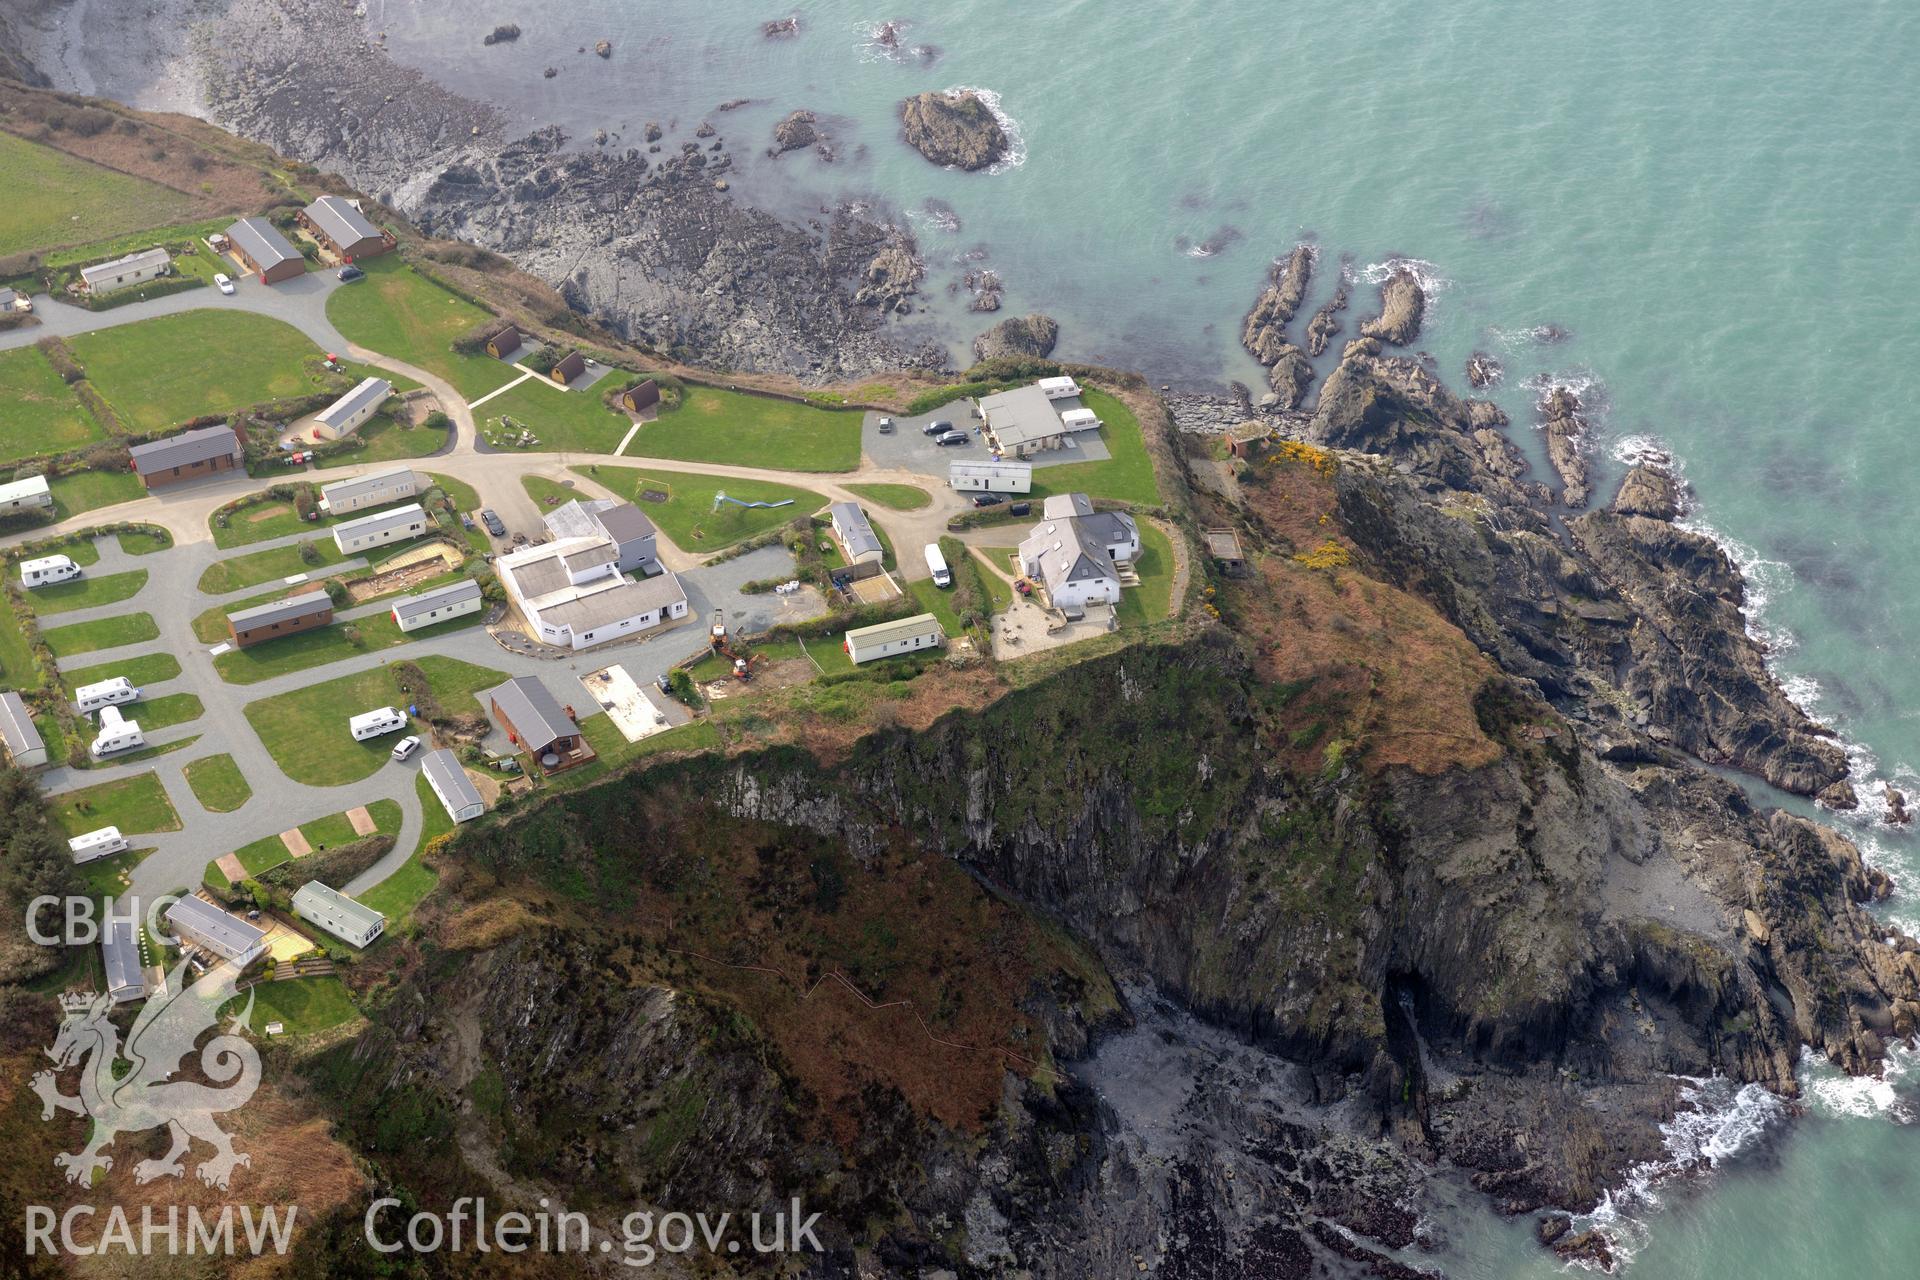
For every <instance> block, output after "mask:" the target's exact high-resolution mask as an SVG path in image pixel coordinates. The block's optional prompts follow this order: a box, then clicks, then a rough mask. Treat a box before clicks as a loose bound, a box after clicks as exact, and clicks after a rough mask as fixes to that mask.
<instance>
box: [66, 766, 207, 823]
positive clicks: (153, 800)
mask: <svg viewBox="0 0 1920 1280" xmlns="http://www.w3.org/2000/svg"><path fill="white" fill-rule="evenodd" d="M53 820H54V823H55V825H57V826H58V827H59V828H60V829H61V830H62V831H64V832H65V833H66V834H67V836H68V838H69V839H71V838H72V837H74V836H77V835H84V834H85V833H86V832H89V831H97V830H99V829H100V828H101V827H118V828H120V834H121V835H144V834H146V833H148V832H153V831H178V830H179V829H180V815H179V814H177V813H175V812H174V811H173V803H172V802H171V801H170V800H168V799H167V793H166V791H165V790H164V789H163V788H162V787H161V786H160V779H159V778H157V777H155V776H154V775H153V773H152V772H147V773H136V774H135V775H133V776H132V777H131V778H115V779H114V780H113V781H112V782H102V783H99V784H97V785H95V786H91V787H82V788H80V789H79V790H78V791H68V792H64V793H63V794H61V795H57V796H55V797H53Z"/></svg>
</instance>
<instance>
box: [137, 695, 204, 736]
mask: <svg viewBox="0 0 1920 1280" xmlns="http://www.w3.org/2000/svg"><path fill="white" fill-rule="evenodd" d="M206 711H207V708H206V706H205V705H204V704H203V703H202V702H201V701H200V699H199V698H197V697H195V696H194V695H193V694H191V693H168V694H163V695H161V696H160V697H158V698H146V697H143V698H141V699H140V701H138V702H136V703H134V704H133V705H132V706H131V707H128V708H126V709H125V714H126V716H127V718H128V719H129V720H136V721H138V722H139V724H140V729H141V731H142V732H143V733H152V732H153V731H154V730H156V729H171V728H172V727H173V726H174V725H176V724H185V723H187V722H188V721H189V720H198V719H199V718H200V717H201V716H203V715H205V714H206Z"/></svg>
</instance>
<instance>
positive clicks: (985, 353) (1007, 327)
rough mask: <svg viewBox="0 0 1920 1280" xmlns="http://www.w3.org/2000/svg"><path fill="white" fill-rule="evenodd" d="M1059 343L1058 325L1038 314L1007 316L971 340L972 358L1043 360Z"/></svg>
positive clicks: (1047, 317)
mask: <svg viewBox="0 0 1920 1280" xmlns="http://www.w3.org/2000/svg"><path fill="white" fill-rule="evenodd" d="M1059 340H1060V323H1059V321H1057V320H1055V319H1054V318H1053V317H1052V316H1044V315H1041V314H1039V313H1038V312H1034V313H1031V314H1029V315H1024V316H1009V317H1008V318H1006V319H1005V320H1002V321H1000V322H999V323H998V324H996V325H994V326H993V327H992V328H990V329H988V330H987V331H986V332H985V333H982V334H980V335H979V336H978V337H976V338H975V339H974V340H973V358H974V359H976V360H997V359H999V358H1001V357H1003V356H1027V357H1031V358H1035V359H1044V358H1045V357H1047V356H1050V355H1052V354H1053V346H1054V343H1056V342H1058V341H1059Z"/></svg>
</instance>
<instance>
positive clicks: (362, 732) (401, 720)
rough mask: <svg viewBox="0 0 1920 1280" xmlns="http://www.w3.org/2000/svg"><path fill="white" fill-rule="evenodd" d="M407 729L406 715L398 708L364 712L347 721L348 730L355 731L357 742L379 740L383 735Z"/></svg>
mask: <svg viewBox="0 0 1920 1280" xmlns="http://www.w3.org/2000/svg"><path fill="white" fill-rule="evenodd" d="M406 727H407V717H406V713H405V712H403V711H401V710H399V709H398V708H397V707H380V708H378V709H377V710H373V711H363V712H361V713H360V714H359V715H357V716H352V717H350V718H349V719H348V720H347V728H349V729H351V730H352V731H353V740H354V741H355V742H365V741H366V740H367V739H368V738H378V737H380V736H381V735H382V734H388V733H392V732H393V731H394V730H396V729H404V728H406Z"/></svg>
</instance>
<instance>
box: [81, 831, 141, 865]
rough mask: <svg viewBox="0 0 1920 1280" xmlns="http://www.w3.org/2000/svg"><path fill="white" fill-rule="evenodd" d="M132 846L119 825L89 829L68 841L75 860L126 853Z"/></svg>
mask: <svg viewBox="0 0 1920 1280" xmlns="http://www.w3.org/2000/svg"><path fill="white" fill-rule="evenodd" d="M130 847H131V846H130V845H128V844H127V838H126V837H125V836H123V835H121V834H120V828H118V827H101V828H100V829H99V830H98V831H89V832H87V833H86V834H85V835H83V836H75V837H74V838H73V839H71V840H69V841H67V848H68V850H69V851H70V852H72V854H73V860H74V861H75V862H92V861H93V860H94V859H95V858H106V857H111V856H112V855H113V854H116V853H125V852H126V851H127V850H128V849H129V848H130Z"/></svg>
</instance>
